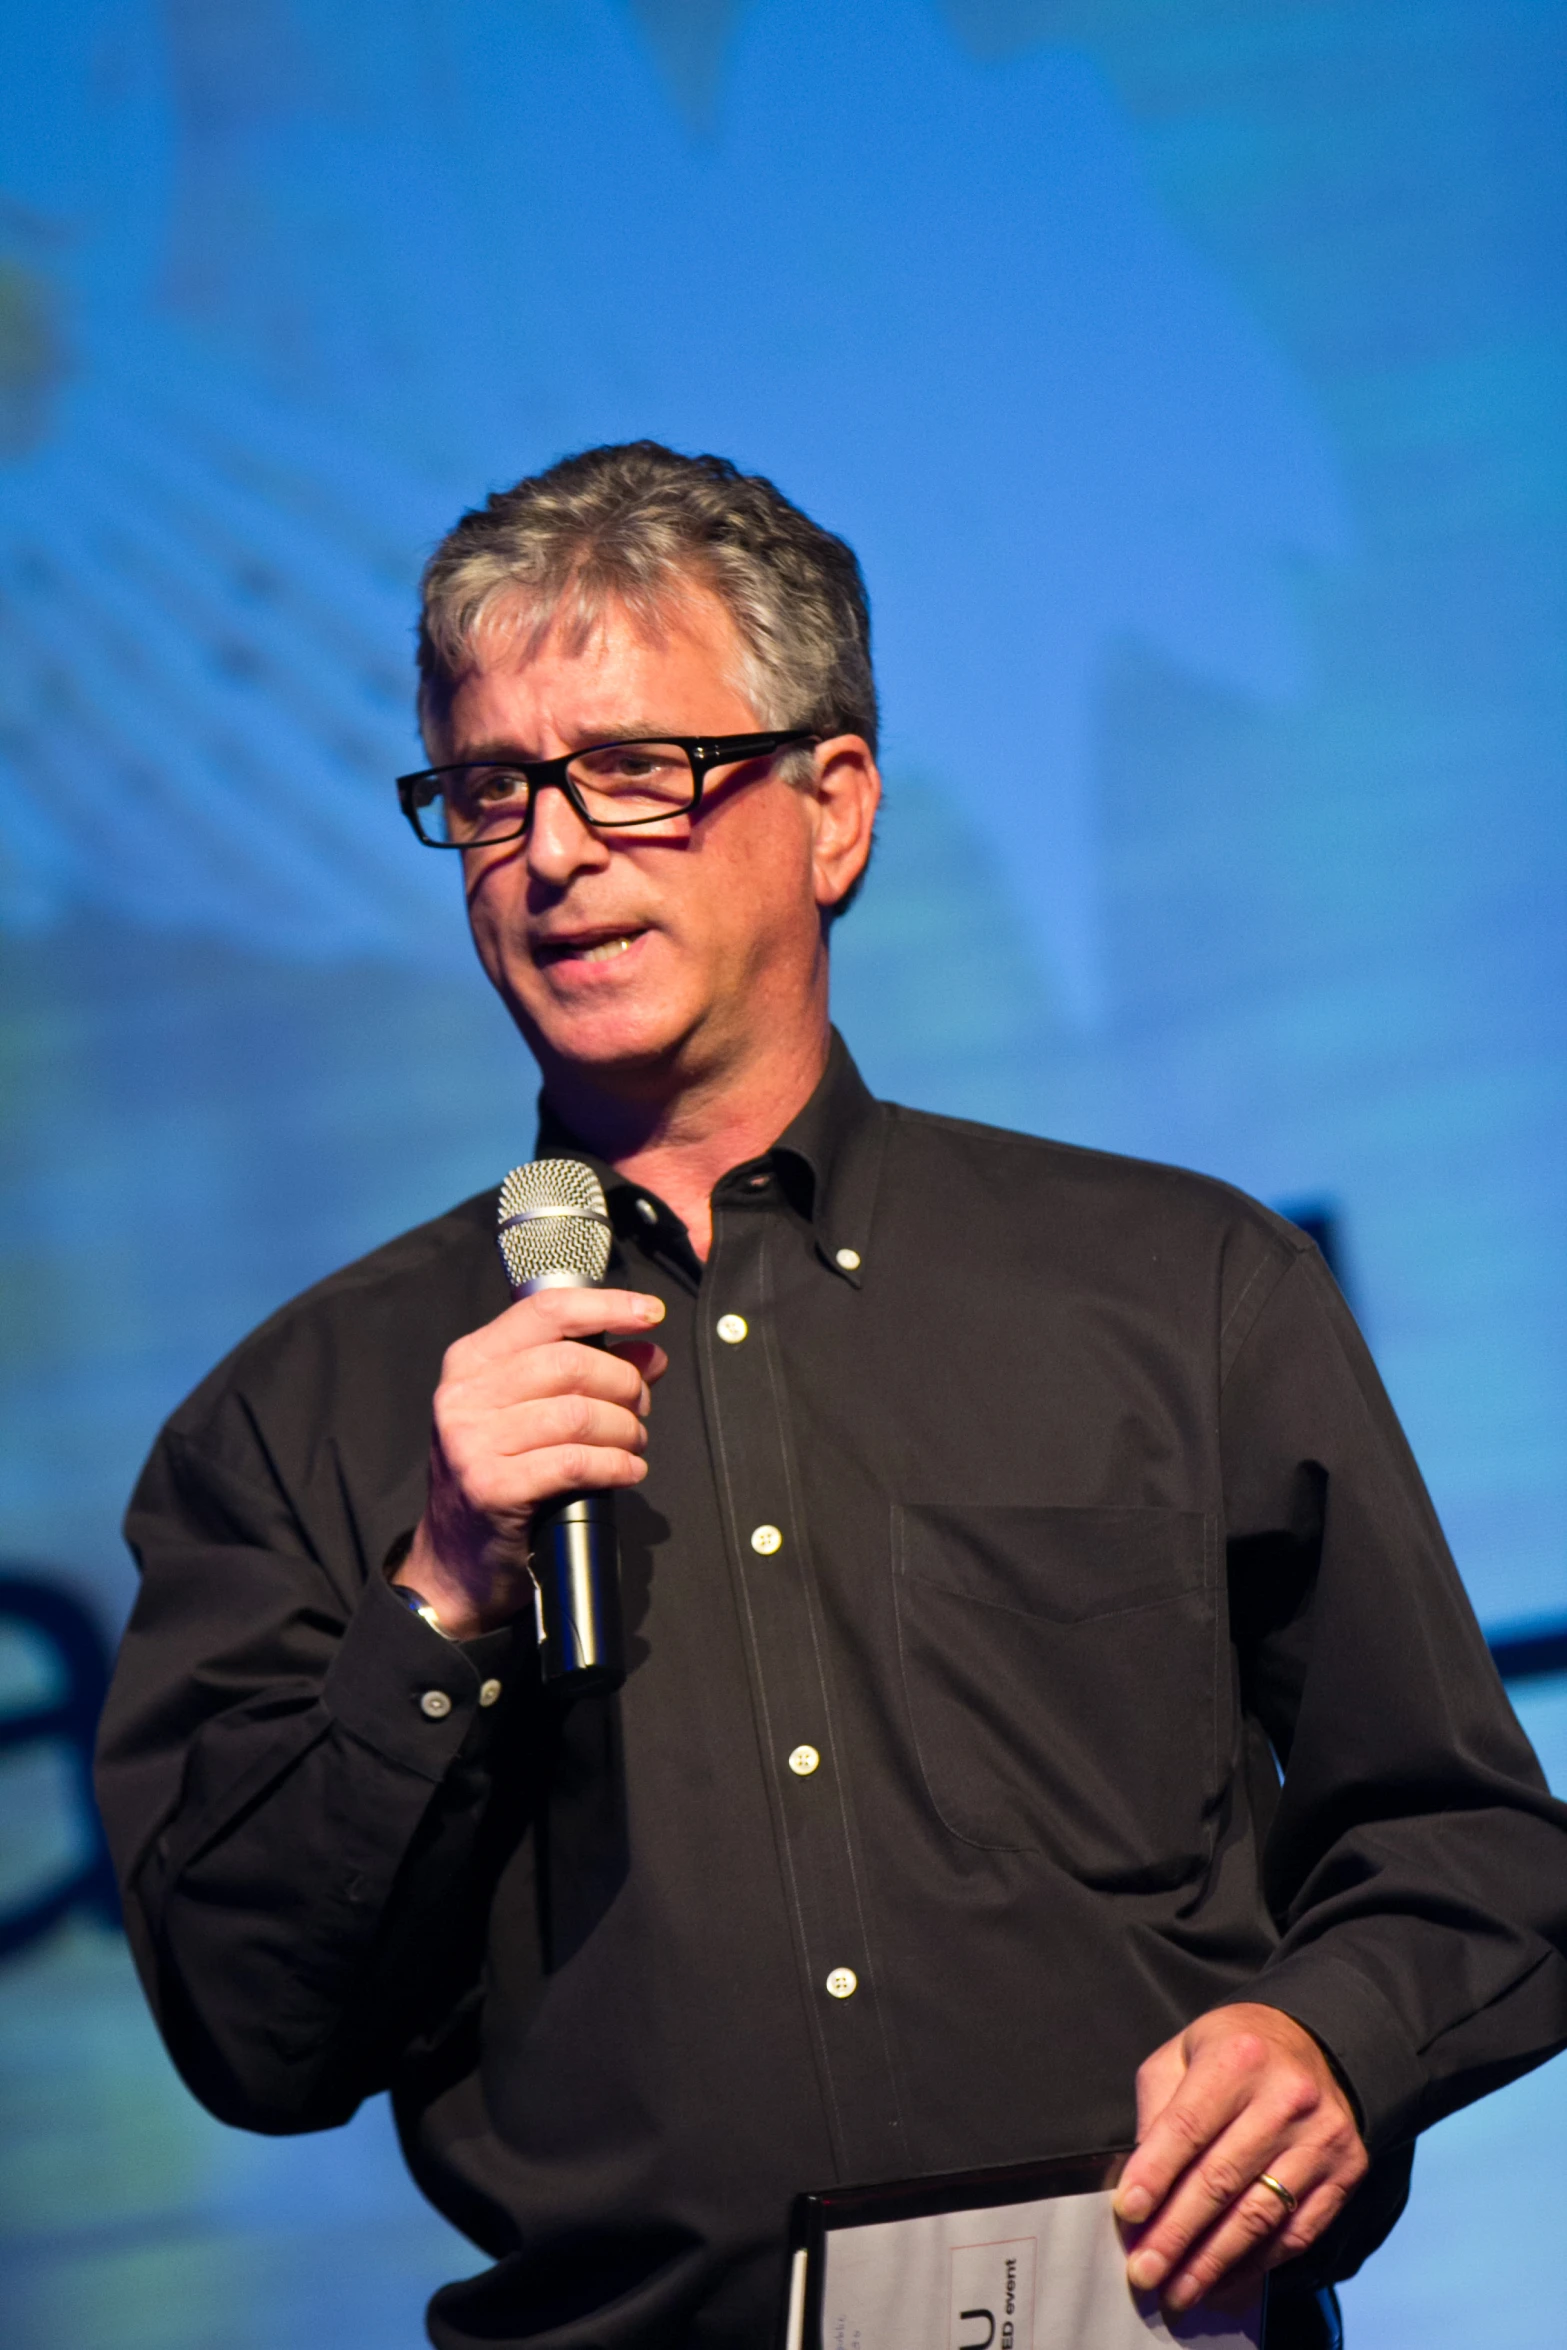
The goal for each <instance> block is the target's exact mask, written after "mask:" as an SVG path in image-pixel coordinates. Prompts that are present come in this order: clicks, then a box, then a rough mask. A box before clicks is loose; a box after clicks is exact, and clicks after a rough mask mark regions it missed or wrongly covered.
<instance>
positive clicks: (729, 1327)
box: [718, 1314, 751, 1346]
mask: <svg viewBox="0 0 1567 2350" xmlns="http://www.w3.org/2000/svg"><path fill="white" fill-rule="evenodd" d="M750 1327H751V1325H750V1323H749V1322H748V1321H747V1320H746V1318H745V1316H744V1314H720V1315H719V1317H718V1335H719V1337H720V1338H721V1339H722V1340H723V1342H724V1344H725V1346H738V1345H739V1343H740V1341H741V1339H742V1338H744V1336H745V1335H746V1332H747V1331H748V1330H749V1329H750Z"/></svg>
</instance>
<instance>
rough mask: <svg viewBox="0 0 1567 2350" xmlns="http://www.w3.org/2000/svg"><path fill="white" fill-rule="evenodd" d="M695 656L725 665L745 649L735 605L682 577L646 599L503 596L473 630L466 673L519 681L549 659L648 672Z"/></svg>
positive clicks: (574, 591)
mask: <svg viewBox="0 0 1567 2350" xmlns="http://www.w3.org/2000/svg"><path fill="white" fill-rule="evenodd" d="M693 651H694V652H696V653H697V654H698V656H699V657H703V658H706V659H709V660H712V661H715V662H717V663H718V664H720V665H721V666H723V667H724V668H726V669H727V668H730V667H732V666H733V665H734V661H735V659H736V657H737V656H738V655H739V653H740V651H741V646H740V639H739V632H738V631H737V629H736V627H735V624H734V620H733V618H732V617H731V615H730V612H729V610H728V607H727V606H726V605H725V604H724V603H723V602H722V600H721V599H720V598H719V596H718V595H717V594H716V593H715V592H714V590H713V589H712V588H711V587H709V586H708V585H707V584H706V582H705V581H702V580H699V579H696V578H693V577H691V576H690V575H689V574H675V575H673V576H671V577H670V578H669V579H668V580H667V581H663V582H660V583H659V585H658V586H657V588H656V589H650V590H649V591H648V592H647V593H646V594H640V595H636V596H630V595H627V594H622V593H617V592H616V591H614V590H612V589H605V590H602V591H598V592H595V591H594V590H593V589H592V588H591V587H590V586H588V585H586V584H585V583H582V582H578V581H572V582H570V583H569V584H568V585H567V587H566V588H565V589H564V590H563V591H562V592H561V593H559V594H558V595H555V596H551V597H548V598H545V597H541V596H538V595H535V594H533V593H531V592H530V591H529V590H528V589H526V588H523V587H519V588H517V589H515V590H512V589H506V590H502V591H501V592H500V593H498V594H497V595H496V596H495V597H494V598H492V600H491V601H490V602H489V603H488V604H487V605H486V606H485V609H484V611H483V613H482V614H481V615H480V617H479V619H478V621H477V623H476V624H475V628H474V632H473V658H472V662H471V665H470V666H469V667H468V668H465V670H464V672H463V674H464V675H465V676H466V675H468V674H482V675H491V676H503V675H509V676H516V675H518V674H520V673H521V672H522V671H524V670H527V669H531V668H533V667H535V666H537V665H539V664H541V663H544V662H552V663H553V662H562V661H565V662H570V663H572V664H573V665H581V666H582V667H583V668H586V669H592V668H603V667H606V666H608V665H610V664H612V663H613V664H617V665H618V664H620V663H623V662H628V661H629V662H630V663H632V664H634V665H636V666H638V667H645V666H647V665H648V664H649V663H650V662H651V663H654V664H658V663H663V662H666V661H669V660H670V659H674V658H687V657H689V655H690V653H692V652H693Z"/></svg>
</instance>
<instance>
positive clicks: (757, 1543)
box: [751, 1526, 783, 1559]
mask: <svg viewBox="0 0 1567 2350" xmlns="http://www.w3.org/2000/svg"><path fill="white" fill-rule="evenodd" d="M751 1548H752V1549H753V1550H759V1551H760V1552H761V1554H762V1556H763V1558H764V1559H765V1558H771V1557H772V1554H773V1552H774V1551H775V1550H782V1548H783V1536H782V1535H781V1534H780V1533H779V1531H778V1529H777V1527H776V1526H757V1527H754V1528H753V1529H752V1533H751Z"/></svg>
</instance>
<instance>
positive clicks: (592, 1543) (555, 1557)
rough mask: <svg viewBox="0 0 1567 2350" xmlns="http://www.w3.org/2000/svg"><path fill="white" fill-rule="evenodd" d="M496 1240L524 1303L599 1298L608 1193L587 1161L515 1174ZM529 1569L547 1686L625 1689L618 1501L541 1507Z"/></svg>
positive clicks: (547, 1163) (599, 1496) (562, 1500)
mask: <svg viewBox="0 0 1567 2350" xmlns="http://www.w3.org/2000/svg"><path fill="white" fill-rule="evenodd" d="M497 1237H498V1239H499V1241H500V1249H501V1256H502V1258H503V1259H504V1261H505V1265H506V1272H507V1277H508V1278H509V1280H510V1282H511V1285H512V1288H513V1289H514V1290H515V1291H516V1293H517V1295H518V1297H532V1296H533V1295H534V1294H535V1292H536V1291H538V1290H541V1289H597V1288H598V1287H599V1286H600V1284H601V1283H602V1281H603V1279H604V1274H605V1271H606V1269H607V1267H608V1265H609V1251H610V1242H611V1239H612V1237H613V1234H612V1231H611V1226H610V1221H609V1214H608V1210H607V1209H606V1207H605V1204H604V1190H603V1186H602V1184H601V1183H600V1182H599V1179H598V1177H597V1176H596V1175H595V1174H594V1172H593V1170H592V1168H591V1167H585V1166H583V1164H582V1162H581V1160H580V1159H533V1160H531V1161H530V1162H529V1163H528V1165H527V1166H524V1167H513V1169H512V1171H511V1173H510V1174H509V1175H508V1176H507V1178H506V1180H505V1182H504V1183H503V1184H502V1185H501V1197H500V1227H499V1232H498V1234H497ZM530 1565H531V1568H532V1573H533V1581H534V1588H535V1590H536V1592H537V1595H538V1624H539V1669H540V1671H541V1673H542V1675H543V1677H544V1680H545V1681H546V1682H547V1683H549V1684H551V1685H552V1686H553V1687H555V1688H557V1689H559V1690H560V1691H561V1693H562V1695H564V1696H576V1695H577V1694H578V1693H579V1692H581V1691H589V1690H601V1689H618V1688H619V1687H620V1685H621V1683H622V1681H624V1679H625V1677H626V1655H625V1635H624V1632H623V1630H622V1625H621V1611H620V1544H619V1540H618V1537H617V1535H616V1532H615V1496H614V1495H613V1493H568V1494H562V1495H561V1496H560V1497H559V1498H558V1499H557V1500H555V1501H549V1502H545V1503H543V1504H541V1506H540V1508H539V1509H538V1510H537V1511H536V1513H535V1515H534V1520H533V1545H532V1557H531V1560H530Z"/></svg>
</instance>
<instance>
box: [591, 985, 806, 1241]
mask: <svg viewBox="0 0 1567 2350" xmlns="http://www.w3.org/2000/svg"><path fill="white" fill-rule="evenodd" d="M830 1043H831V1033H830V1031H829V1030H828V1029H827V1027H826V1025H825V1023H823V1026H822V1028H821V1029H820V1030H819V1031H814V1030H813V1032H812V1033H811V1034H810V1035H809V1036H804V1037H799V1038H796V1039H795V1040H793V1041H792V1042H791V1043H790V1044H788V1045H779V1046H777V1047H774V1048H771V1049H769V1050H767V1051H765V1052H763V1053H760V1054H758V1055H757V1056H756V1058H755V1059H754V1060H752V1061H748V1062H747V1063H746V1064H745V1065H743V1066H742V1067H740V1068H738V1069H727V1070H723V1071H715V1072H714V1073H713V1075H712V1076H711V1077H709V1078H707V1079H705V1080H704V1079H702V1078H697V1079H695V1080H691V1081H688V1082H686V1083H684V1084H682V1085H681V1086H680V1087H679V1088H678V1089H675V1088H671V1089H670V1091H669V1092H668V1093H667V1095H663V1096H659V1097H655V1098H654V1099H652V1100H649V1099H647V1098H645V1097H643V1098H631V1099H628V1098H626V1097H624V1096H621V1095H619V1094H617V1093H615V1092H612V1091H610V1090H608V1089H606V1088H604V1087H601V1086H600V1085H598V1084H596V1083H594V1082H593V1081H592V1080H590V1079H588V1078H586V1077H585V1075H584V1073H583V1072H582V1071H581V1070H570V1071H567V1070H557V1071H553V1072H551V1074H550V1076H549V1078H548V1080H547V1086H546V1090H547V1092H548V1094H549V1098H550V1102H551V1105H552V1107H553V1108H554V1109H555V1110H556V1112H557V1113H558V1114H559V1115H560V1116H561V1117H562V1118H563V1119H564V1121H565V1123H566V1124H567V1125H568V1126H569V1127H570V1129H571V1131H572V1133H573V1134H575V1135H577V1136H578V1137H579V1139H580V1140H581V1141H582V1142H583V1143H585V1144H586V1145H587V1147H588V1148H589V1149H590V1150H592V1151H593V1152H594V1153H595V1154H596V1155H597V1156H598V1157H599V1158H601V1159H605V1160H607V1161H608V1162H609V1164H610V1165H611V1166H612V1167H613V1168H614V1169H615V1171H616V1173H617V1174H620V1175H624V1176H625V1178H626V1179H627V1181H628V1182H630V1183H634V1184H638V1185H640V1186H641V1187H642V1188H644V1189H645V1190H648V1191H652V1192H656V1193H657V1194H658V1196H659V1198H660V1199H661V1200H663V1201H664V1203H665V1205H666V1206H667V1207H670V1208H672V1209H673V1210H674V1212H675V1214H676V1215H677V1216H679V1217H680V1219H681V1221H682V1222H683V1223H684V1225H685V1227H686V1230H687V1232H688V1233H689V1234H690V1237H691V1246H692V1248H693V1249H694V1250H695V1252H696V1254H697V1256H698V1257H700V1258H701V1259H702V1260H703V1262H704V1263H705V1262H706V1260H707V1255H708V1251H709V1250H710V1248H711V1247H712V1240H713V1222H712V1206H711V1200H712V1192H713V1186H714V1185H715V1184H716V1183H717V1182H718V1181H719V1179H720V1178H721V1177H722V1176H724V1175H727V1174H728V1172H729V1170H730V1168H731V1167H737V1166H740V1165H742V1164H743V1163H744V1161H745V1160H747V1159H754V1158H757V1157H759V1156H760V1154H761V1153H762V1152H763V1151H765V1150H767V1149H769V1148H770V1147H771V1145H772V1144H773V1143H775V1142H776V1141H777V1139H778V1137H779V1135H780V1134H782V1132H783V1131H784V1128H785V1127H786V1126H788V1125H789V1123H790V1121H791V1120H792V1119H794V1118H795V1117H797V1116H798V1115H799V1113H800V1111H801V1110H803V1109H804V1107H805V1105H806V1103H807V1102H808V1101H809V1100H810V1098H811V1096H812V1094H813V1093H814V1092H815V1091H816V1088H817V1086H818V1084H819V1083H820V1082H821V1077H822V1072H823V1070H824V1069H825V1068H826V1066H827V1055H828V1050H829V1047H830Z"/></svg>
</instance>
